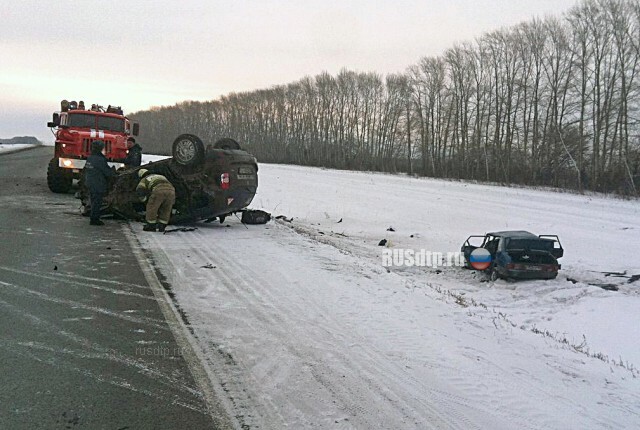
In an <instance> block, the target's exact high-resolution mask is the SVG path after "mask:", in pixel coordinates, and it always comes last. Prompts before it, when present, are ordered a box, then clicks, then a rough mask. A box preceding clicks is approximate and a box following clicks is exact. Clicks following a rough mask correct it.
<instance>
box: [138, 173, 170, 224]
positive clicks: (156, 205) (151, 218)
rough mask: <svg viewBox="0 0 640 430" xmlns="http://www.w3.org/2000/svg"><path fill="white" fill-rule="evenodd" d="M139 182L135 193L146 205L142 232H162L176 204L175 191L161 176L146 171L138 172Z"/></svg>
mask: <svg viewBox="0 0 640 430" xmlns="http://www.w3.org/2000/svg"><path fill="white" fill-rule="evenodd" d="M138 177H139V178H140V182H139V183H138V186H137V187H136V193H137V194H138V196H139V197H140V200H141V201H142V202H145V203H146V204H147V211H146V214H145V219H146V224H145V226H144V228H143V230H144V231H156V229H157V230H158V231H164V230H165V228H166V227H167V224H169V220H170V218H171V209H173V204H174V203H175V202H176V190H175V188H173V185H171V182H169V180H168V179H167V178H165V177H164V176H162V175H158V174H156V173H151V172H149V171H148V170H147V169H140V170H139V171H138Z"/></svg>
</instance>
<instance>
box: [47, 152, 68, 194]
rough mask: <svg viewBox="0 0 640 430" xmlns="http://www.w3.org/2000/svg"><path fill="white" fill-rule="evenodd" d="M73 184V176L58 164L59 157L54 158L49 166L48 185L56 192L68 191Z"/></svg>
mask: <svg viewBox="0 0 640 430" xmlns="http://www.w3.org/2000/svg"><path fill="white" fill-rule="evenodd" d="M72 184H73V176H72V175H71V174H70V173H69V172H67V171H66V169H62V168H60V167H59V166H58V159H57V158H52V159H51V161H49V166H48V167H47V185H48V186H49V189H50V190H51V191H53V192H54V193H68V192H69V190H70V189H71V185H72Z"/></svg>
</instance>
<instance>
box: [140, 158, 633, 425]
mask: <svg viewBox="0 0 640 430" xmlns="http://www.w3.org/2000/svg"><path fill="white" fill-rule="evenodd" d="M259 176H260V186H259V190H258V195H257V196H256V198H255V199H254V202H253V204H252V207H254V208H262V209H265V210H267V211H269V212H271V213H272V214H273V215H280V214H282V215H286V216H287V217H293V221H292V222H291V223H288V222H282V221H279V222H272V223H269V224H267V225H266V226H243V225H242V224H241V223H240V222H239V221H238V220H237V219H233V218H232V219H228V220H227V221H226V222H225V223H224V224H222V225H220V224H217V223H213V224H198V229H197V230H195V231H193V232H186V233H172V234H166V235H160V234H143V233H142V232H140V233H139V234H138V236H139V239H140V241H141V244H142V246H143V247H144V248H145V249H147V250H148V251H149V252H150V253H151V254H152V255H153V257H154V260H155V261H156V263H157V264H158V266H159V268H160V270H161V272H162V274H163V275H164V276H165V277H166V278H167V280H168V282H169V283H170V284H171V287H172V290H173V292H174V293H175V298H176V302H177V305H178V306H179V308H180V310H181V312H183V313H184V315H186V318H187V319H188V320H189V323H190V325H191V328H192V329H193V333H194V335H195V336H196V337H197V339H198V342H199V346H200V348H201V349H202V351H203V353H204V355H205V356H206V357H207V362H206V363H205V364H206V365H207V366H209V370H210V372H211V374H212V375H215V379H216V380H217V383H219V384H220V386H221V387H222V390H221V392H223V393H225V395H226V397H227V407H228V408H229V410H230V412H231V415H232V416H235V417H236V418H237V420H238V423H239V425H242V424H246V425H248V426H250V427H251V428H285V427H287V428H310V427H313V428H357V429H370V428H385V429H401V428H402V429H404V428H407V429H413V428H421V429H422V428H435V429H442V428H459V429H468V428H480V429H485V428H491V429H500V428H505V429H514V428H530V429H540V428H554V429H555V428H558V429H560V428H562V429H565V428H575V429H586V428H589V429H591V428H612V429H618V428H630V429H631V428H639V427H640V373H639V372H638V369H640V347H639V346H638V339H640V329H639V328H638V325H639V324H638V323H639V322H640V321H639V320H640V316H639V312H638V310H639V309H640V280H638V281H637V282H634V283H628V281H629V280H630V279H629V278H627V277H614V276H606V275H605V274H604V273H602V272H619V273H625V274H626V276H630V275H635V274H640V261H639V260H638V257H637V255H639V254H640V252H639V251H640V202H638V201H623V200H618V199H614V198H606V197H601V196H579V195H572V194H564V193H556V192H551V191H536V190H529V189H516V188H504V187H497V186H489V185H476V184H467V183H459V182H447V181H440V180H428V179H415V178H408V177H402V176H391V175H384V174H372V173H357V172H343V171H334V170H324V169H315V168H305V167H298V166H285V165H261V166H260V172H259ZM389 227H393V229H394V230H395V231H387V229H388V228H389ZM135 228H136V229H140V230H141V227H138V226H136V227H135ZM511 229H513V230H520V229H524V230H530V231H532V232H534V233H536V234H543V233H546V234H558V235H559V236H560V239H561V240H562V244H563V246H564V247H565V257H564V258H563V259H562V260H561V262H562V264H563V269H562V270H561V272H560V275H559V276H558V278H557V279H556V280H553V281H524V282H516V283H511V282H506V281H502V280H499V281H496V282H486V280H485V279H484V276H482V275H480V274H478V273H475V272H473V271H469V270H464V269H461V268H439V269H434V268H423V267H420V268H418V267H398V268H393V267H392V268H389V270H387V269H386V268H384V267H382V258H381V252H382V249H383V248H381V247H378V242H379V241H380V240H381V239H387V240H388V242H387V246H388V247H390V248H392V249H400V248H410V249H415V250H420V249H426V250H429V251H437V252H443V253H446V252H449V251H458V250H459V248H460V245H461V243H462V242H463V241H464V240H465V239H466V237H467V236H468V235H470V234H484V233H485V232H489V231H496V230H511ZM592 284H598V285H603V284H616V285H617V286H618V288H619V290H618V291H607V290H605V289H603V288H601V287H599V286H597V285H592ZM594 356H596V357H594Z"/></svg>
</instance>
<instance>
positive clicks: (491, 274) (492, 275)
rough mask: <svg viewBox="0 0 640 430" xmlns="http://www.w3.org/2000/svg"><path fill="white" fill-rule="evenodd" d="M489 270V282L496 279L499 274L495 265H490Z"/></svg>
mask: <svg viewBox="0 0 640 430" xmlns="http://www.w3.org/2000/svg"><path fill="white" fill-rule="evenodd" d="M490 270H491V272H489V280H490V281H491V282H495V281H497V280H498V278H499V277H500V275H499V273H498V270H497V269H496V266H495V265H493V266H491V269H490Z"/></svg>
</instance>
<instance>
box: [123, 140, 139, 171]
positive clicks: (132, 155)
mask: <svg viewBox="0 0 640 430" xmlns="http://www.w3.org/2000/svg"><path fill="white" fill-rule="evenodd" d="M127 145H128V146H129V153H128V154H127V158H125V160H124V164H125V166H127V167H128V168H132V167H138V166H140V165H141V164H142V147H141V146H140V145H138V144H137V143H136V140H135V139H134V138H133V137H130V138H129V139H127Z"/></svg>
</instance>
